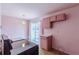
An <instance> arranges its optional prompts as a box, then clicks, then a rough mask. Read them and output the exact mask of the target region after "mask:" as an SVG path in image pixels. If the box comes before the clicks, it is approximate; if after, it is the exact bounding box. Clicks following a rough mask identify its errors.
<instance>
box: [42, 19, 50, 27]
mask: <svg viewBox="0 0 79 59" xmlns="http://www.w3.org/2000/svg"><path fill="white" fill-rule="evenodd" d="M42 26H43V28H50V18H45V19H43V21H42Z"/></svg>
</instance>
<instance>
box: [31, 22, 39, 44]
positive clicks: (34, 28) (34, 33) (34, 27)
mask: <svg viewBox="0 0 79 59" xmlns="http://www.w3.org/2000/svg"><path fill="white" fill-rule="evenodd" d="M39 39H40V22H34V23H33V22H32V23H31V41H32V42H34V43H36V44H39Z"/></svg>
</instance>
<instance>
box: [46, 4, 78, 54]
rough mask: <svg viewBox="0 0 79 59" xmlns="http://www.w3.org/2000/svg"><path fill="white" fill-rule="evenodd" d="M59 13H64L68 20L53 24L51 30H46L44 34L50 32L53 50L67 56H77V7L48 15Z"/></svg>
mask: <svg viewBox="0 0 79 59" xmlns="http://www.w3.org/2000/svg"><path fill="white" fill-rule="evenodd" d="M60 13H66V14H67V15H68V19H67V20H66V21H61V22H56V23H54V25H53V28H52V29H47V30H46V31H45V34H49V33H51V32H52V33H51V34H52V35H53V37H54V39H53V40H54V43H52V45H53V46H52V47H53V48H55V49H58V50H60V51H64V52H65V53H68V54H79V46H78V45H79V5H78V6H76V7H72V8H69V9H65V10H63V11H59V12H57V13H54V14H50V15H52V16H53V15H56V14H60ZM50 15H48V16H50Z"/></svg>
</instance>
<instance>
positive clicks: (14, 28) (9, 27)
mask: <svg viewBox="0 0 79 59" xmlns="http://www.w3.org/2000/svg"><path fill="white" fill-rule="evenodd" d="M22 22H25V23H26V24H22ZM28 24H29V23H28V21H26V20H22V19H19V18H14V17H10V16H2V32H3V34H6V35H8V37H9V38H10V39H12V40H14V41H15V40H19V39H22V38H26V39H27V38H28V37H29V36H28V30H29V29H28Z"/></svg>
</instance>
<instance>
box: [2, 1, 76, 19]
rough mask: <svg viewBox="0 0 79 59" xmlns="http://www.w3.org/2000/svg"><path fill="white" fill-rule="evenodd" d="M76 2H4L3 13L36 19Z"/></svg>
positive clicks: (73, 4)
mask: <svg viewBox="0 0 79 59" xmlns="http://www.w3.org/2000/svg"><path fill="white" fill-rule="evenodd" d="M75 5H77V4H76V3H2V4H1V9H2V10H1V12H2V15H7V16H13V17H18V18H23V19H34V18H37V17H40V16H42V15H46V14H47V13H50V12H54V11H56V10H62V9H65V8H69V7H71V6H75Z"/></svg>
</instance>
